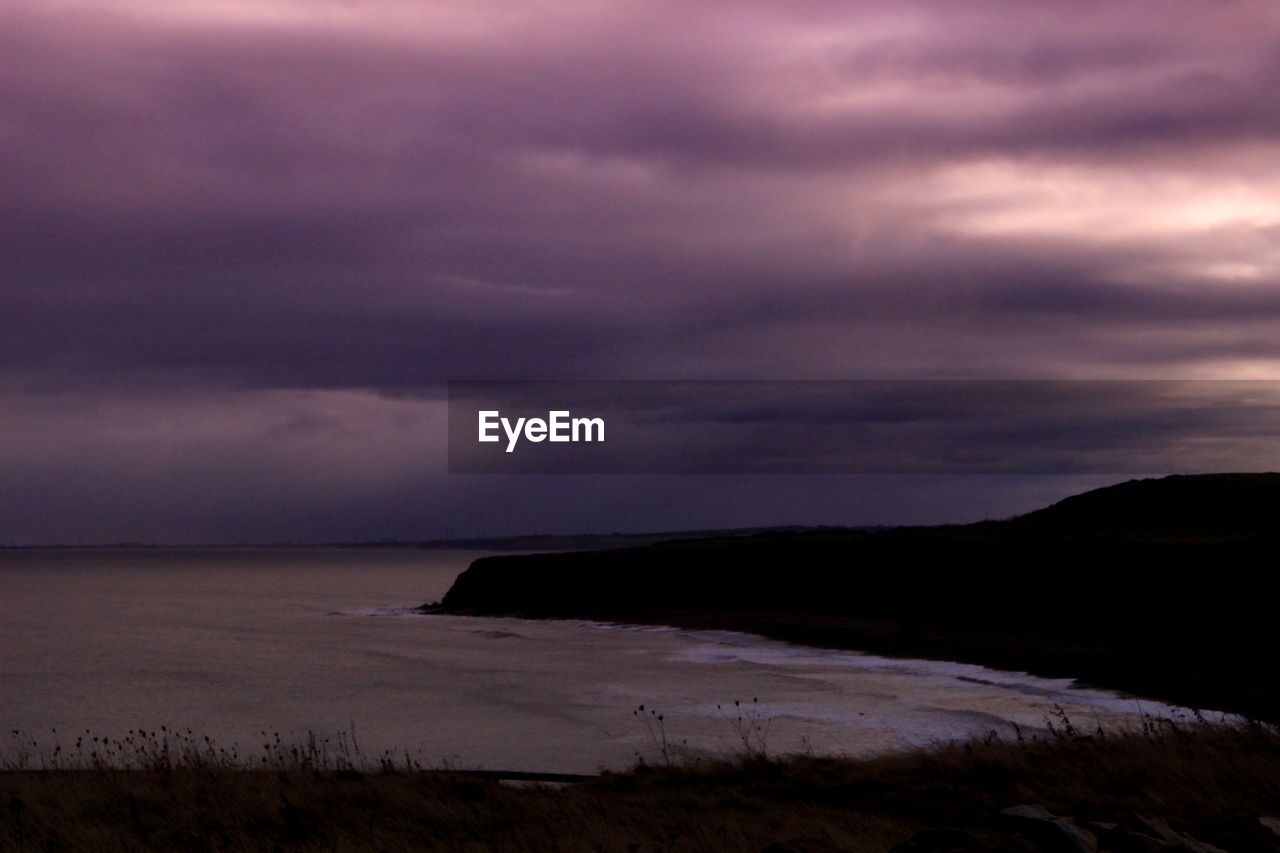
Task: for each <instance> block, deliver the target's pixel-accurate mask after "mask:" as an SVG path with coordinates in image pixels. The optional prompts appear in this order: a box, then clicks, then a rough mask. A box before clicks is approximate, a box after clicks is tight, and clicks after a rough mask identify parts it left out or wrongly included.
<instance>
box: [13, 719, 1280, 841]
mask: <svg viewBox="0 0 1280 853" xmlns="http://www.w3.org/2000/svg"><path fill="white" fill-rule="evenodd" d="M0 803H4V804H5V809H4V812H3V813H2V814H0V850H6V851H7V850H20V849H25V850H45V849H62V850H107V849H111V850H150V849H156V850H173V849H236V850H275V849H299V850H348V849H351V850H354V849H360V850H365V849H369V850H404V849H440V850H500V849H510V850H552V849H559V850H565V851H573V850H583V851H588V850H620V851H621V850H749V851H759V850H763V849H766V848H767V847H768V846H769V845H771V844H778V845H780V846H778V847H775V848H772V849H775V850H837V849H839V850H868V851H872V850H890V849H892V848H893V847H894V846H895V845H898V844H901V843H903V842H904V841H906V840H907V839H909V838H911V837H912V836H913V835H915V834H916V833H918V832H920V831H922V830H937V831H935V832H933V833H932V837H933V838H934V839H935V841H936V840H937V839H939V838H942V839H943V840H946V839H950V842H952V843H954V844H956V845H959V848H958V849H987V850H1045V849H1054V848H1053V846H1052V842H1053V840H1054V839H1053V838H1052V837H1049V838H1047V839H1046V837H1045V836H1044V835H1043V833H1042V832H1041V833H1037V832H1033V831H1031V830H1034V829H1042V827H1036V826H1032V827H1024V826H1023V825H1020V824H1019V825H1016V826H1010V825H1008V824H1007V823H996V822H994V821H993V820H992V817H991V815H992V812H993V811H995V810H997V809H1001V808H1004V807H1008V806H1013V805H1018V804H1026V803H1035V804H1040V805H1043V806H1044V807H1046V808H1047V809H1048V810H1049V811H1050V812H1052V813H1054V814H1055V815H1065V816H1072V817H1074V819H1075V825H1077V826H1081V827H1086V828H1089V827H1090V826H1091V825H1092V831H1094V832H1096V833H1097V834H1098V835H1099V837H1100V840H1101V841H1102V846H1103V849H1141V848H1140V847H1135V846H1134V845H1135V843H1142V844H1145V843H1146V842H1141V841H1140V839H1138V835H1143V836H1146V837H1148V838H1150V837H1154V835H1155V830H1153V829H1152V828H1151V827H1150V826H1149V825H1148V824H1146V823H1143V821H1142V818H1143V817H1147V818H1155V819H1157V821H1159V820H1165V821H1167V822H1168V824H1169V825H1170V826H1171V828H1172V830H1174V831H1177V832H1183V833H1189V834H1190V835H1192V836H1194V837H1195V838H1197V839H1199V840H1200V841H1204V842H1208V843H1212V844H1215V845H1217V846H1219V847H1221V848H1223V849H1226V850H1231V851H1252V850H1258V851H1276V850H1280V844H1277V843H1276V842H1277V841H1280V837H1277V836H1276V835H1275V834H1274V833H1272V832H1270V831H1269V830H1267V829H1266V827H1265V826H1263V824H1262V823H1260V822H1259V818H1260V817H1266V816H1276V815H1277V813H1280V737H1277V736H1276V735H1275V734H1274V733H1272V732H1269V731H1267V730H1265V729H1261V728H1257V727H1253V728H1242V729H1226V728H1220V727H1212V726H1201V725H1192V726H1189V727H1187V726H1184V727H1182V728H1175V727H1173V726H1171V725H1169V724H1160V725H1159V726H1157V727H1156V728H1155V729H1153V730H1152V731H1147V732H1132V733H1128V734H1110V735H1106V736H1103V737H1098V736H1096V735H1092V736H1089V735H1082V734H1080V733H1073V734H1069V735H1068V734H1063V733H1061V732H1060V734H1059V736H1057V737H1052V738H1048V739H1045V740H1040V741H1034V742H1028V743H1023V744H1019V743H1006V742H998V741H996V742H989V743H971V744H961V745H953V746H948V747H944V748H940V749H937V750H932V751H917V752H912V753H907V754H901V755H895V756H889V757H883V758H879V759H872V760H863V761H852V760H840V759H827V758H824V759H818V758H791V759H787V760H782V761H766V760H760V759H744V760H739V761H726V762H721V763H711V764H703V765H699V766H692V767H673V768H650V769H641V770H638V771H636V772H633V773H628V774H609V775H605V776H602V777H600V778H599V779H596V780H592V781H589V782H586V783H583V784H579V785H571V786H567V787H562V788H547V787H536V788H528V787H525V788H516V787H511V786H507V785H502V784H498V783H496V782H493V781H486V780H477V779H474V778H470V777H468V776H466V775H464V774H457V773H450V772H425V773H406V772H400V773H357V772H351V771H347V772H333V771H325V772H317V771H314V770H307V769H302V768H293V769H283V770H277V771H245V770H233V769H225V768H223V769H219V768H216V767H200V766H185V767H179V768H178V769H173V770H167V771H130V772H124V771H112V770H79V771H50V772H15V771H8V772H0ZM1091 822H1106V823H1110V824H1115V825H1116V827H1117V828H1116V829H1114V830H1108V829H1103V828H1101V827H1100V826H1098V825H1096V823H1092V824H1091ZM942 830H945V832H941V831H942ZM928 837H929V836H928V835H926V836H922V837H921V838H928ZM962 842H963V843H962ZM1126 845H1128V846H1127V847H1126ZM914 849H947V848H946V847H945V846H941V847H939V846H934V847H929V846H927V845H923V844H922V843H921V841H920V839H919V838H918V839H917V842H916V847H915V848H914ZM1147 849H1160V848H1159V847H1158V846H1152V845H1148V847H1147ZM1166 849H1168V848H1166Z"/></svg>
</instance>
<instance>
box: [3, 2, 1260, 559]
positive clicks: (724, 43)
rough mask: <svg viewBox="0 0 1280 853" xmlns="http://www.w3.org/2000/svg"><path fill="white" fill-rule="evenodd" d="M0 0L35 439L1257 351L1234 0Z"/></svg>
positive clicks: (14, 364)
mask: <svg viewBox="0 0 1280 853" xmlns="http://www.w3.org/2000/svg"><path fill="white" fill-rule="evenodd" d="M691 7H692V8H691ZM0 17H2V20H0V104H2V105H3V113H2V114H0V115H2V117H0V140H2V141H3V144H4V149H5V152H6V165H5V168H4V169H3V170H2V171H0V222H3V229H2V231H0V240H2V241H3V257H2V259H0V264H2V267H0V273H2V274H3V279H2V281H0V393H3V395H4V405H5V406H6V409H8V410H9V411H12V412H17V413H19V416H18V417H16V418H15V419H14V422H17V423H20V424H22V425H24V426H23V427H22V429H30V430H32V431H33V432H34V434H36V435H39V434H40V433H41V432H43V431H44V430H43V429H42V427H41V424H42V423H44V422H43V421H41V417H46V416H47V415H42V414H41V413H42V412H47V411H48V407H49V406H50V405H53V404H52V403H51V401H57V400H60V401H61V405H65V406H73V405H74V406H80V407H82V411H83V412H84V413H85V414H84V417H85V420H84V421H83V422H84V424H85V426H84V427H83V428H84V429H85V430H89V431H92V430H93V429H94V427H93V426H92V425H93V424H94V423H95V421H94V420H93V418H92V416H91V415H90V413H91V412H92V411H93V410H94V407H95V406H106V407H108V408H109V407H111V406H116V407H118V408H120V409H121V411H131V410H132V411H144V410H150V409H149V408H148V407H152V409H153V408H154V407H155V406H161V405H163V406H173V405H177V404H176V403H174V402H173V401H174V400H175V399H176V398H181V399H182V400H186V401H188V403H189V405H190V406H191V407H194V409H192V410H193V411H194V410H196V409H198V410H200V411H202V412H203V413H204V414H203V415H202V417H203V423H205V424H206V426H207V428H209V429H213V430H215V431H216V430H225V432H224V433H221V434H222V435H224V436H234V435H236V434H237V433H236V426H235V424H237V423H240V422H242V420H243V417H244V416H245V413H251V412H253V411H256V410H257V408H258V407H259V406H262V405H264V404H263V402H262V401H263V400H264V399H267V398H268V397H271V398H272V399H283V398H276V397H272V395H285V396H286V397H288V398H289V399H291V400H293V403H291V405H294V406H302V407H304V408H306V407H312V408H314V409H315V410H316V411H317V412H320V413H323V412H324V411H326V410H328V409H332V408H334V407H338V408H342V409H343V410H347V409H349V407H351V406H352V405H355V404H354V403H353V402H352V401H353V400H362V401H364V402H363V403H361V404H360V405H361V406H375V407H377V408H378V409H379V410H380V411H382V410H384V409H385V411H388V412H389V411H392V410H396V409H397V407H398V406H400V405H402V404H403V405H409V404H410V403H408V402H405V401H419V403H417V404H420V405H423V406H428V407H429V404H430V401H432V400H438V399H439V397H440V394H441V392H442V386H441V383H442V382H443V381H444V380H446V379H450V378H486V377H512V378H514V377H544V378H584V377H599V378H637V377H639V378H664V379H665V378H803V379H811V378H849V377H908V376H910V377H918V376H928V377H973V376H984V377H1013V376H1024V377H1025V376H1030V377H1126V378H1133V377H1187V376H1195V377H1240V378H1244V377H1274V376H1276V375H1277V372H1278V371H1277V367H1280V172H1278V171H1277V170H1276V169H1275V163H1276V162H1280V100H1277V99H1276V98H1274V97H1272V96H1271V94H1270V93H1273V92H1275V91H1280V53H1277V49H1276V45H1277V44H1280V10H1277V9H1276V7H1275V5H1274V4H1272V3H1269V2H1264V0H1255V1H1254V2H1249V1H1248V0H1245V2H1230V3H1213V4H1209V3H1204V2H1190V1H1189V0H1186V2H1184V0H1173V2H1169V3H1163V4H1161V5H1160V6H1159V8H1158V9H1156V8H1155V7H1153V6H1152V5H1151V4H1149V3H1145V2H1108V3H1102V2H1088V3H1083V4H1072V5H1071V6H1070V7H1069V8H1068V7H1063V6H1059V5H1056V4H1026V3H1022V2H1012V0H979V2H974V3H966V4H954V3H944V2H924V0H914V1H913V0H908V1H907V2H896V1H895V2H888V1H887V0H886V2H870V3H860V4H849V3H836V2H822V1H821V0H810V1H809V2H797V3H787V4H778V3H765V2H745V3H744V2H734V3H729V2H706V3H698V4H687V3H686V4H677V3H667V2H652V3H649V2H646V3H630V4H621V3H603V2H590V0H581V2H579V0H548V2H528V3H522V4H518V5H513V4H509V3H484V2H482V3H433V2H408V0H379V1H378V2H368V3H347V2H339V0H306V2H303V0H236V1H235V2H225V0H224V2H212V0H196V2H191V3H182V4H173V3H161V2H154V0H123V2H115V3H101V2H91V0H66V2H59V3H49V2H44V0H39V1H38V2H37V0H13V2H9V3H6V4H5V9H4V10H3V11H2V12H0ZM175 395H176V397H175ZM264 395H266V396H264ZM89 401H93V402H92V403H90V402H89ZM187 405H188V404H187V403H184V411H185V410H186V408H185V406H187ZM415 405H416V404H415ZM86 407H87V408H86ZM421 429H422V430H425V431H430V430H432V429H435V427H433V426H431V423H430V419H427V420H424V421H423V423H422V425H421ZM106 432H110V430H105V429H104V434H105V433H106ZM12 433H13V428H11V429H10V435H11V436H12ZM68 440H70V439H68ZM387 440H390V439H387ZM416 440H417V439H410V438H408V437H407V436H402V437H401V438H400V439H399V441H400V442H401V444H399V445H398V446H400V447H402V448H403V449H404V450H405V451H406V453H408V452H410V451H412V450H414V449H415V445H414V442H415V441H416ZM432 440H433V441H435V442H436V443H437V444H438V443H439V441H441V440H442V439H441V438H440V436H439V435H436V436H435V438H433V439H432ZM9 441H17V440H16V439H13V438H10V439H9ZM361 441H362V440H361V439H359V438H352V439H351V443H350V444H349V445H346V446H345V449H343V447H339V446H335V447H333V448H331V451H332V453H334V454H337V455H339V456H341V455H348V456H349V457H350V458H351V459H360V458H363V456H364V454H365V453H366V450H365V448H364V445H363V444H362V443H361ZM273 442H274V443H273V444H272V445H271V446H270V447H268V448H258V449H257V450H254V451H249V450H245V451H244V453H245V454H246V455H245V456H242V457H238V458H242V459H247V458H249V457H252V456H253V455H254V454H255V453H267V454H268V455H271V454H277V453H278V454H281V455H282V456H284V457H288V456H289V455H290V454H291V453H292V452H293V450H292V448H293V447H294V445H292V444H290V440H288V439H286V438H280V439H278V440H273ZM37 444H39V442H35V441H27V440H26V438H25V437H22V440H21V441H17V443H16V444H11V445H10V446H11V447H16V446H19V445H21V446H23V447H27V446H28V445H33V446H34V445H37ZM273 448H274V449H273ZM117 449H119V448H117ZM31 453H35V451H30V452H29V453H28V455H26V456H24V458H23V461H22V463H21V464H22V465H24V466H26V467H25V468H24V469H23V470H26V471H34V470H47V472H48V474H49V476H52V475H53V472H54V471H55V467H54V461H53V460H54V459H55V456H56V457H57V458H59V459H61V458H63V457H64V456H65V454H62V453H61V451H59V453H57V454H55V453H54V451H53V449H49V450H48V454H49V455H46V456H40V455H39V453H35V455H30V454H31ZM104 454H105V456H106V457H112V458H114V455H113V454H114V451H104ZM13 455H14V454H13V453H12V452H11V453H9V454H8V456H9V457H10V458H12V457H13ZM42 459H43V460H45V461H43V462H42V461H41V460H42ZM6 464H14V463H12V462H10V463H6ZM59 464H60V463H59ZM120 464H121V465H124V466H125V467H124V468H122V469H121V470H122V471H124V470H127V465H126V463H124V462H121V463H120ZM175 464H176V463H175ZM184 464H185V463H184ZM42 465H44V466H46V468H44V469H42V468H41V466H42ZM268 467H270V466H268ZM56 470H57V471H58V473H59V476H68V477H74V476H76V473H75V469H66V470H63V469H56ZM3 473H6V472H0V474H3ZM422 476H424V477H428V478H430V477H433V476H435V477H438V476H439V469H436V471H435V473H434V474H432V473H430V472H426V473H423V474H422ZM379 482H381V483H382V485H381V486H371V487H370V488H372V490H373V491H374V492H378V493H379V494H383V493H385V494H390V493H392V492H394V490H395V488H396V487H395V482H396V477H394V476H392V475H391V474H388V475H387V477H386V478H385V479H383V480H381V481H379ZM33 488H34V487H33ZM219 489H220V491H219V492H218V494H219V495H221V496H222V498H221V500H223V501H225V502H226V504H227V505H228V506H232V507H233V506H234V504H235V500H236V490H235V489H234V488H233V487H229V486H225V485H224V486H220V487H219ZM379 489H382V492H379ZM144 491H145V492H146V493H147V494H154V495H161V494H163V489H162V488H161V487H160V486H154V485H153V486H148V487H147V488H146V489H144ZM353 494H354V493H353ZM354 500H355V498H354V497H352V498H351V501H354ZM36 502H37V503H38V502H39V501H38V500H37V501H36ZM215 503H217V501H215ZM348 503H350V501H349V502H348ZM219 506H220V507H221V504H219ZM50 507H51V508H50V510H49V512H50V513H52V512H53V509H52V504H50ZM219 511H221V509H220V510H219ZM229 512H230V513H231V515H232V516H234V515H235V513H234V511H229ZM624 514H625V513H624ZM227 523H228V524H230V522H227ZM8 526H9V527H15V526H17V525H13V524H11V525H8ZM72 526H74V525H72ZM144 526H145V525H144ZM232 526H234V525H232ZM0 532H4V531H0ZM8 532H9V533H10V534H11V535H19V536H21V535H23V531H22V530H17V531H14V530H10V531H8ZM192 535H194V534H192Z"/></svg>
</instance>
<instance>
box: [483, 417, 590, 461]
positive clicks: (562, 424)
mask: <svg viewBox="0 0 1280 853" xmlns="http://www.w3.org/2000/svg"><path fill="white" fill-rule="evenodd" d="M479 415H480V441H481V442H488V443H492V442H496V441H501V440H502V437H501V436H500V435H499V434H498V430H499V428H501V430H502V432H504V433H506V436H507V452H508V453H513V452H515V449H516V444H517V443H518V442H519V441H520V439H521V437H523V438H524V439H525V441H532V442H535V443H536V442H540V441H552V442H557V443H558V442H566V441H575V442H576V441H588V442H590V441H604V418H575V417H573V413H572V412H570V411H568V410H567V409H565V410H559V411H551V412H547V417H546V419H545V420H544V419H543V418H516V420H515V422H514V423H513V422H512V421H511V419H510V418H504V417H502V413H501V412H500V411H498V410H497V409H484V410H481V411H480V413H479Z"/></svg>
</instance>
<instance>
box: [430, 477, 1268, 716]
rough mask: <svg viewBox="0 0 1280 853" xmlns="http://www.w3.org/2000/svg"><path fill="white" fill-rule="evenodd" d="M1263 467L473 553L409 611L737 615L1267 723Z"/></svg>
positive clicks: (640, 617)
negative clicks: (1028, 508) (940, 518)
mask: <svg viewBox="0 0 1280 853" xmlns="http://www.w3.org/2000/svg"><path fill="white" fill-rule="evenodd" d="M1278 511H1280V474H1215V475H1196V476H1171V477H1164V478H1160V479H1146V480H1134V481H1130V482H1126V483H1121V484H1119V485H1115V486H1110V487H1107V488H1102V489H1097V490H1094V491H1090V492H1086V493H1084V494H1080V495H1076V496H1074V497H1070V498H1067V499H1065V500H1063V501H1060V502H1059V503H1056V504H1054V505H1052V506H1049V507H1047V508H1045V509H1041V510H1038V511H1036V512H1032V513H1029V514H1027V515H1023V516H1018V517H1015V518H1012V519H1009V520H1005V521H985V522H980V523H976V524H967V525H949V526H938V527H899V528H888V529H880V530H848V531H844V530H821V531H808V532H805V531H799V532H766V533H760V534H756V535H749V536H732V537H730V536H713V537H706V538H687V539H680V540H676V541H668V542H661V543H655V544H647V545H643V546H638V547H625V548H616V549H608V550H591V551H578V552H572V553H556V554H529V555H509V556H507V555H504V556H495V557H486V558H483V559H479V560H476V561H475V562H474V563H473V564H472V565H471V567H470V568H469V569H467V571H465V572H464V573H463V574H462V575H461V576H459V577H458V579H457V581H456V582H455V583H454V585H453V587H452V588H451V589H450V590H449V592H448V594H447V595H446V596H445V597H444V599H443V600H442V601H441V602H440V603H439V604H437V605H430V606H428V608H427V609H429V610H433V611H436V612H444V613H451V614H470V615H511V616H521V617H526V618H575V619H595V620H605V621H616V622H627V623H643V624H668V625H674V626H679V627H687V628H717V629H732V630H739V631H748V632H752V633H756V634H761V635H764V636H767V637H771V638H774V639H780V640H786V641H790V642H795V643H803V644H808V645H814V646H823V647H831V648H842V649H860V650H866V651H872V652H877V653H881V654H890V655H902V656H916V657H929V658H941V659H948V660H958V661H965V662H972V663H980V664H985V665H989V666H994V667H998V668H1004V669H1016V670H1025V671H1029V672H1033V673H1036V674H1040V675H1047V676H1059V677H1072V678H1076V679H1078V680H1080V681H1081V682H1084V683H1089V684H1093V685H1097V686H1102V687H1107V688H1112V689H1117V690H1121V691H1126V692H1130V693H1133V694H1135V695H1139V696H1147V697H1152V698H1157V699H1161V700H1165V701H1169V702H1174V703H1177V704H1182V705H1187V706H1190V707H1195V708H1204V709H1214V710H1221V711H1230V712H1235V713H1240V714H1244V715H1247V716H1250V717H1254V718H1257V719H1264V720H1269V721H1273V722H1274V721H1277V720H1280V684H1278V683H1277V679H1276V676H1275V652H1276V651H1277V603H1278V602H1277V600H1276V596H1275V593H1274V591H1273V589H1274V587H1273V583H1272V578H1271V576H1272V572H1273V571H1274V568H1273V567H1274V565H1275V555H1276V550H1277V549H1276V546H1277V544H1280V523H1278V522H1280V512H1278Z"/></svg>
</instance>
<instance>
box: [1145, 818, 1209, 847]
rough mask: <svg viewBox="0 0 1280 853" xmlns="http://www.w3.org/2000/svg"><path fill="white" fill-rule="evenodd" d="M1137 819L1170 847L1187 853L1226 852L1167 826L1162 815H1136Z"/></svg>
mask: <svg viewBox="0 0 1280 853" xmlns="http://www.w3.org/2000/svg"><path fill="white" fill-rule="evenodd" d="M1138 820H1139V821H1140V822H1141V823H1142V825H1143V826H1145V827H1146V828H1147V829H1149V830H1151V832H1152V833H1154V834H1155V835H1156V836H1158V837H1159V838H1160V840H1161V841H1164V842H1166V843H1167V844H1169V845H1170V846H1172V847H1176V848H1179V849H1182V850H1186V851H1187V853H1227V851H1225V850H1223V849H1222V848H1221V847H1214V846H1213V845H1212V844H1206V843H1205V842H1203V841H1199V840H1197V839H1195V838H1192V837H1191V836H1190V835H1187V834H1186V833H1183V832H1178V831H1177V830H1176V829H1174V828H1173V827H1171V826H1169V822H1168V821H1167V820H1165V819H1164V818H1162V817H1143V816H1142V815H1138Z"/></svg>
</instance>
